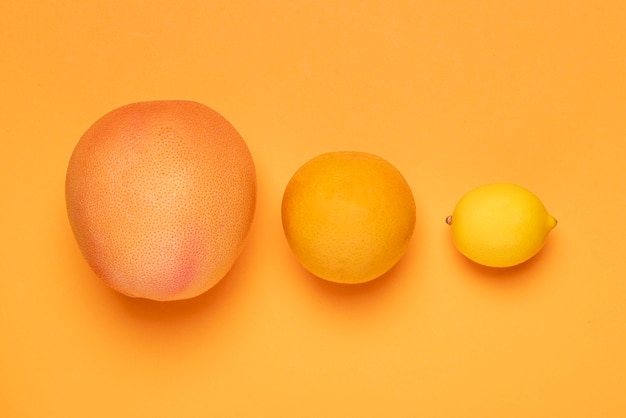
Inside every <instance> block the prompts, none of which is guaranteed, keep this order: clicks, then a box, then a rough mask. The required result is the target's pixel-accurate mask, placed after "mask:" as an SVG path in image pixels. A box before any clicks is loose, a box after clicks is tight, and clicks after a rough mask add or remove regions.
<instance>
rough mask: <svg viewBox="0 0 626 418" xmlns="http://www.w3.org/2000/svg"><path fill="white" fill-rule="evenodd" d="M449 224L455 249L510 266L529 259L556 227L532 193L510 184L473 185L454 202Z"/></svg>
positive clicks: (483, 261)
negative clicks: (473, 186)
mask: <svg viewBox="0 0 626 418" xmlns="http://www.w3.org/2000/svg"><path fill="white" fill-rule="evenodd" d="M446 222H447V223H448V224H449V225H450V226H451V229H452V237H453V240H454V244H455V246H456V248H457V249H458V250H459V251H460V252H461V253H462V254H463V255H465V256H466V257H467V258H469V259H470V260H473V261H475V262H476V263H479V264H482V265H485V266H491V267H510V266H514V265H517V264H520V263H523V262H524V261H526V260H528V259H530V258H531V257H533V256H534V255H535V254H537V253H538V252H539V251H540V250H541V248H542V247H543V245H544V243H545V241H546V238H547V237H548V233H549V232H550V231H551V230H552V229H553V228H554V227H555V226H556V223H557V221H556V219H555V218H554V217H553V216H552V215H550V214H549V213H548V212H547V211H546V208H545V207H544V205H543V203H542V202H541V200H539V198H538V197H537V196H535V195H534V194H533V193H532V192H530V191H528V190H527V189H525V188H524V187H521V186H518V185H516V184H512V183H492V184H486V185H483V186H480V187H477V188H475V189H473V190H471V191H469V192H468V193H467V194H465V195H464V196H463V197H462V198H461V199H460V200H459V202H458V203H457V205H456V207H455V208H454V211H453V213H452V216H449V217H448V218H447V219H446Z"/></svg>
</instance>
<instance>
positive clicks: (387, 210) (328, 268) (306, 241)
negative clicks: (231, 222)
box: [282, 151, 415, 283]
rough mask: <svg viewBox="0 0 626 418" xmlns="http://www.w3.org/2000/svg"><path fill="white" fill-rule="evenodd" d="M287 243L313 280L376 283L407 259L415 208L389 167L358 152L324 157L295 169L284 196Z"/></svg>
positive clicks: (405, 186)
mask: <svg viewBox="0 0 626 418" xmlns="http://www.w3.org/2000/svg"><path fill="white" fill-rule="evenodd" d="M282 220H283V227H284V231H285V236H286V239H287V242H288V243H289V246H290V247H291V249H292V251H293V253H294V255H295V257H296V259H297V260H298V261H299V262H300V263H301V264H302V266H304V268H306V269H307V270H308V271H309V272H311V273H312V274H314V275H316V276H318V277H320V278H322V279H325V280H328V281H332V282H337V283H363V282H367V281H370V280H373V279H375V278H377V277H380V276H381V275H383V274H384V273H386V272H387V271H388V270H389V269H391V267H393V266H394V265H395V264H396V263H397V262H398V261H399V260H400V258H401V257H402V256H403V254H404V253H405V251H406V249H407V246H408V243H409V241H410V238H411V236H412V234H413V229H414V225H415V201H414V199H413V194H412V192H411V189H410V188H409V186H408V184H407V182H406V181H405V179H404V177H403V176H402V175H401V173H400V172H399V171H398V170H397V169H396V168H395V167H394V166H393V165H391V164H390V163H389V162H387V161H386V160H384V159H382V158H380V157H378V156H376V155H372V154H368V153H363V152H356V151H340V152H329V153H325V154H322V155H319V156H317V157H315V158H313V159H312V160H310V161H308V162H307V163H305V164H304V165H303V166H302V167H300V168H299V169H298V170H297V171H296V173H295V174H294V175H293V177H292V178H291V180H290V181H289V183H288V185H287V187H286V189H285V192H284V196H283V202H282Z"/></svg>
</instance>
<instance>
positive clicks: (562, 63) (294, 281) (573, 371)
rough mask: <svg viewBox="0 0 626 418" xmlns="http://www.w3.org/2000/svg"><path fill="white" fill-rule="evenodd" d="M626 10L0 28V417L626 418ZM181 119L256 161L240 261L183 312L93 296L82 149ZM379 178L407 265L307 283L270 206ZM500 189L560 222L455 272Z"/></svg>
mask: <svg viewBox="0 0 626 418" xmlns="http://www.w3.org/2000/svg"><path fill="white" fill-rule="evenodd" d="M625 18H626V3H625V2H623V1H619V0H612V1H611V0H607V1H600V2H590V1H548V2H546V1H539V0H530V1H521V2H520V1H491V0H490V1H480V2H477V1H474V0H452V1H439V2H434V1H382V2H381V1H361V2H357V1H352V2H337V1H314V2H313V1H310V2H305V1H272V2H270V1H267V2H263V1H248V0H246V1H232V2H229V1H222V2H217V1H190V0H181V1H177V2H172V1H156V2H141V1H137V0H124V1H119V0H115V1H109V2H52V1H34V2H28V1H26V2H25V1H17V0H5V1H4V2H3V3H2V6H0V40H1V42H0V56H2V64H0V78H1V79H0V81H1V83H2V94H0V106H1V108H0V133H1V137H0V187H1V188H0V192H1V196H2V201H1V204H0V257H1V263H0V279H1V280H2V292H0V333H1V336H2V344H0V416H2V417H10V418H12V417H29V418H30V417H37V418H39V417H46V418H49V417H63V418H68V417H70V418H71V417H81V418H82V417H96V418H97V417H433V418H435V417H436V418H442V417H454V418H457V417H464V418H474V417H476V418H485V417H494V418H495V417H497V418H500V417H524V418H527V417H568V418H574V417H624V416H626V396H624V394H625V390H626V240H625V236H626V216H625V214H624V210H625V208H626V193H625V192H626V189H625V186H624V184H625V181H626V170H625V167H626V77H625V76H624V75H625V74H626V59H625V58H624V57H625V55H624V51H626V26H624V19H625ZM153 99H191V100H196V101H199V102H202V103H204V104H206V105H208V106H210V107H212V108H214V109H216V110H218V111H219V112H220V113H222V114H223V115H224V116H225V117H226V118H227V119H229V120H230V122H231V123H233V124H234V125H235V126H236V127H237V129H238V130H239V131H240V132H241V134H242V135H243V137H244V138H245V140H246V141H247V143H248V145H249V147H250V149H251V151H252V153H253V155H254V158H255V162H256V164H257V171H258V182H259V183H258V184H259V186H258V187H259V196H258V207H257V212H256V217H255V221H254V224H253V227H252V230H251V233H250V236H249V240H248V242H247V246H246V249H245V251H244V253H243V255H242V256H241V258H240V259H239V260H238V262H237V264H236V265H235V267H234V269H233V270H232V271H231V273H230V274H229V275H228V276H227V277H226V278H225V279H224V280H223V281H222V282H221V283H220V284H219V285H218V286H217V287H215V288H213V289H212V290H210V291H209V292H208V293H206V294H204V295H203V296H201V297H198V298H196V299H192V300H189V301H181V302H172V303H158V302H150V301H147V300H137V299H130V298H127V297H124V296H121V295H118V294H117V293H115V292H113V291H111V290H109V289H108V288H107V287H106V286H105V285H103V283H102V282H101V281H100V280H99V279H97V278H96V277H95V275H94V274H93V273H92V272H91V270H90V269H89V267H88V266H87V264H86V263H85V261H84V260H83V258H82V256H81V254H80V252H79V250H78V247H77V246H76V244H75V241H74V238H73V236H72V233H71V231H70V228H69V224H68V222H67V218H66V214H65V203H64V178H65V170H66V167H67V162H68V159H69V156H70V153H71V151H72V149H73V147H74V145H75V144H76V142H77V141H78V139H79V138H80V136H81V135H82V133H83V132H84V131H85V130H86V129H87V128H88V127H89V126H90V125H91V124H92V123H93V122H94V121H95V120H96V119H97V118H99V117H100V116H102V115H103V114H104V113H106V112H108V111H109V110H111V109H113V108H115V107H118V106H121V105H123V104H127V103H130V102H135V101H142V100H153ZM340 149H345V150H359V151H366V152H371V153H374V154H378V155H380V156H382V157H383V158H385V159H387V160H388V161H390V162H392V163H393V164H394V165H395V166H396V167H397V168H398V169H399V170H400V171H401V172H402V173H403V174H404V175H405V177H406V179H407V181H408V182H409V184H410V185H411V188H412V189H413V192H414V195H415V199H416V202H417V207H418V213H417V215H418V221H417V226H416V230H415V235H414V237H413V240H412V242H411V245H410V247H409V250H408V253H407V254H406V256H405V257H404V258H403V259H402V261H401V262H400V263H399V264H398V265H397V266H396V267H395V268H394V269H393V270H392V271H391V272H390V273H389V274H387V275H386V276H385V277H383V278H380V279H378V280H376V281H374V282H371V283H369V284H365V285H360V286H342V285H334V284H331V283H326V282H323V281H322V280H319V279H317V278H315V277H313V276H311V275H310V274H308V273H306V272H305V271H303V269H302V268H301V267H300V266H299V265H298V264H297V262H296V261H295V259H294V258H293V256H292V254H291V252H290V250H289V248H288V247H287V244H286V241H285V239H284V235H283V231H282V225H281V220H280V203H281V198H282V193H283V190H284V188H285V186H286V184H287V182H288V180H289V178H290V177H291V175H292V174H293V173H294V171H295V170H296V169H297V168H298V167H299V166H300V165H302V164H303V163H304V162H305V161H307V160H308V159H310V158H312V157H314V156H316V155H318V154H320V153H322V152H326V151H333V150H340ZM491 181H512V182H515V183H518V184H521V185H523V186H525V187H527V188H529V189H530V190H532V191H533V192H535V193H536V194H537V195H538V196H539V197H540V198H541V199H542V200H543V201H544V203H545V205H546V207H547V208H548V210H549V211H550V212H551V213H552V214H553V215H554V216H555V217H556V218H557V219H558V220H559V225H558V226H557V228H556V229H555V230H554V231H552V233H551V235H550V237H549V240H548V243H547V245H546V247H545V248H544V250H543V251H542V252H541V253H540V254H539V255H538V256H537V257H536V258H534V259H532V260H531V261H530V262H528V263H526V264H523V265H521V266H519V267H517V268H513V269H509V270H490V269H486V268H480V267H478V266H476V265H473V264H471V263H470V262H468V261H466V260H465V259H464V258H463V257H462V256H461V255H459V254H458V252H457V251H456V250H455V249H454V247H453V246H452V243H451V238H450V231H449V229H448V227H447V225H446V224H445V222H444V219H445V218H446V216H447V215H449V214H450V213H451V211H452V209H453V207H454V205H455V203H456V201H457V200H458V199H459V198H460V197H461V195H462V194H463V193H465V192H466V191H467V190H469V189H470V188H473V187H474V186H477V185H479V184H482V183H486V182H491Z"/></svg>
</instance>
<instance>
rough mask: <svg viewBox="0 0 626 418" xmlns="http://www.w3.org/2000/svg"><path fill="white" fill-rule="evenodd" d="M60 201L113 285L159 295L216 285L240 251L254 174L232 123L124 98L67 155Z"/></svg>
mask: <svg viewBox="0 0 626 418" xmlns="http://www.w3.org/2000/svg"><path fill="white" fill-rule="evenodd" d="M65 187H66V188H65V191H66V203H67V213H68V217H69V221H70V225H71V227H72V230H73V232H74V235H75V237H76V241H77V242H78V246H79V247H80V250H81V251H82V253H83V255H84V257H85V259H86V260H87V262H88V263H89V265H90V266H91V268H92V269H93V270H94V271H95V273H96V274H97V275H98V276H99V277H101V278H102V279H103V280H104V282H105V283H107V284H108V285H109V286H110V287H112V288H113V289H115V290H117V291H119V292H121V293H123V294H126V295H129V296H134V297H142V298H148V299H154V300H160V301H166V300H176V299H186V298H191V297H194V296H197V295H199V294H201V293H203V292H205V291H206V290H208V289H209V288H211V287H212V286H214V285H215V284H216V283H217V282H218V281H219V280H220V279H222V278H223V277H224V276H225V275H226V273H227V272H228V271H229V270H230V269H231V267H232V265H233V264H234V262H235V260H236V259H237V258H238V256H239V254H240V253H241V251H242V249H243V245H244V241H245V239H246V236H247V234H248V231H249V229H250V226H251V223H252V219H253V215H254V210H255V205H256V173H255V167H254V162H253V160H252V156H251V154H250V151H249V149H248V147H247V145H246V143H245V142H244V140H243V139H242V137H241V136H240V135H239V133H238V132H237V131H236V129H235V128H234V127H233V126H232V125H231V124H230V123H229V122H228V121H227V120H226V119H224V118H223V117H222V116H221V115H219V114H218V113H217V112H215V111H214V110H212V109H210V108H208V107H206V106H204V105H202V104H200V103H196V102H192V101H180V100H166V101H152V102H141V103H134V104H129V105H126V106H123V107H120V108H118V109H115V110H113V111H111V112H110V113H108V114H106V115H104V116H103V117H102V118H100V119H99V120H98V121H96V122H95V123H94V124H93V125H92V126H91V127H90V128H89V129H88V130H87V131H86V132H85V133H84V135H83V136H82V137H81V138H80V141H79V142H78V144H77V145H76V148H75V149H74V151H73V153H72V156H71V158H70V161H69V165H68V168H67V176H66V184H65Z"/></svg>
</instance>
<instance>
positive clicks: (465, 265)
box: [446, 226, 559, 288]
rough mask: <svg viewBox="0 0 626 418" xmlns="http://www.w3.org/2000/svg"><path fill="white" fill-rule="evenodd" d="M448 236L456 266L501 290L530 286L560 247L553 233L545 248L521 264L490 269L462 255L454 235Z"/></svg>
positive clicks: (449, 251) (447, 243)
mask: <svg viewBox="0 0 626 418" xmlns="http://www.w3.org/2000/svg"><path fill="white" fill-rule="evenodd" d="M446 228H447V226H446ZM447 235H448V238H447V240H446V251H447V253H448V256H449V257H450V260H451V261H452V262H453V263H454V265H456V266H457V267H458V268H460V269H461V270H462V271H464V272H466V273H469V275H471V276H472V277H473V278H475V279H480V280H486V281H487V283H488V284H490V285H492V286H497V287H501V288H513V287H518V286H526V285H530V284H531V283H532V282H534V281H535V279H537V278H539V276H541V274H540V270H541V267H542V265H544V264H545V263H549V262H550V259H551V258H553V257H552V256H553V255H554V254H553V253H554V249H555V246H556V245H558V244H556V243H555V242H554V241H557V240H558V239H559V237H558V235H559V234H558V233H557V234H555V233H552V234H551V236H550V237H549V238H548V239H547V240H546V242H545V244H544V246H543V248H542V249H541V250H540V251H539V252H538V253H537V254H535V255H534V256H533V257H531V258H530V259H528V260H526V261H525V262H523V263H521V264H517V265H515V266H511V267H489V266H484V265H481V264H478V263H476V262H474V261H472V260H470V259H469V258H467V257H465V256H464V255H463V254H461V253H460V252H459V251H458V250H457V249H456V247H455V245H454V241H453V239H452V234H447Z"/></svg>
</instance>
